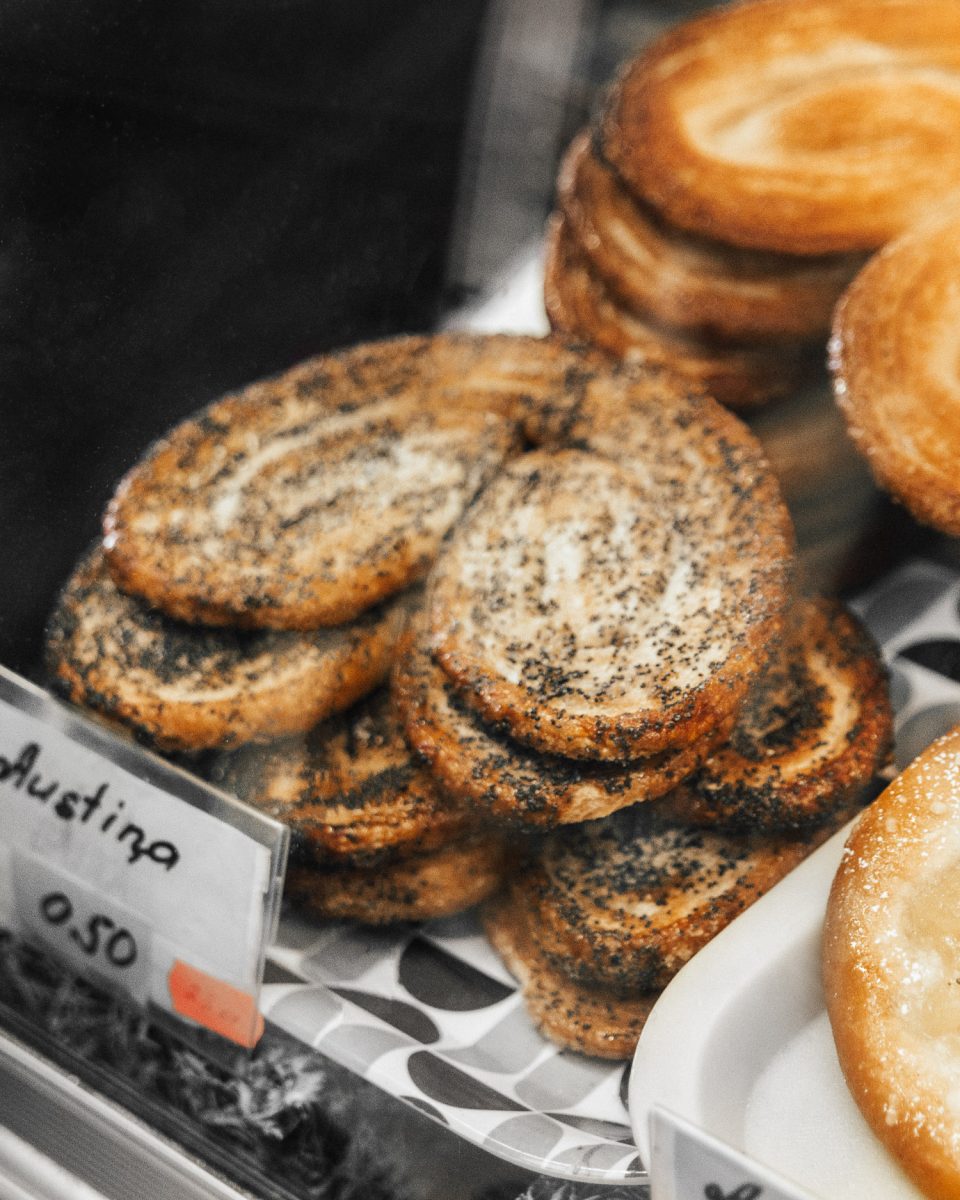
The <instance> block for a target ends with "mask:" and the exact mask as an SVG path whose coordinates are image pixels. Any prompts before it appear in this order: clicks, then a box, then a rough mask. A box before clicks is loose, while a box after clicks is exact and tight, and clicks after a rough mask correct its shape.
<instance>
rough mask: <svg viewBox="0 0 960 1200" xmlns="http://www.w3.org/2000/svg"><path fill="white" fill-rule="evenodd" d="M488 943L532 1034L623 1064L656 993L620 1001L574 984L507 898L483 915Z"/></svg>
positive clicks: (605, 990)
mask: <svg viewBox="0 0 960 1200" xmlns="http://www.w3.org/2000/svg"><path fill="white" fill-rule="evenodd" d="M482 915H483V927H484V931H485V932H486V935H487V937H488V938H489V939H490V943H491V945H492V946H493V948H494V949H495V950H496V952H497V953H498V954H499V955H500V957H501V958H502V959H503V961H504V963H505V965H506V967H507V969H508V970H509V971H510V973H511V974H512V975H513V976H514V977H515V978H516V980H517V982H518V983H519V984H520V988H521V992H522V994H523V1000H524V1004H525V1006H526V1009H527V1011H528V1013H529V1015H530V1017H531V1019H532V1020H533V1023H534V1024H535V1025H536V1026H537V1028H538V1029H539V1030H540V1031H541V1033H543V1034H544V1035H545V1036H546V1037H548V1038H549V1039H550V1040H551V1041H552V1042H554V1043H555V1044H556V1045H558V1046H560V1047H562V1048H563V1049H564V1050H575V1051H577V1052H578V1053H580V1054H589V1055H590V1056H591V1057H594V1058H610V1059H626V1058H630V1057H631V1056H632V1055H633V1052H634V1050H635V1049H636V1045H637V1039H638V1038H639V1036H640V1033H641V1031H642V1030H643V1027H644V1025H645V1024H646V1021H647V1017H648V1016H649V1015H650V1011H651V1009H652V1008H653V1005H654V1003H655V1001H656V1000H657V998H658V997H659V995H660V993H659V992H641V993H639V994H637V993H634V994H631V995H622V994H621V993H619V992H618V991H617V990H616V989H613V988H605V987H602V986H598V985H596V984H594V985H589V984H583V983H578V982H575V981H574V980H572V979H569V978H567V976H566V975H564V974H563V973H562V972H561V971H558V970H557V969H556V968H555V967H554V966H553V965H552V964H551V963H550V962H548V960H547V958H546V957H545V955H544V954H543V953H542V952H541V951H540V950H539V948H538V947H537V945H536V943H535V942H534V941H533V939H532V938H531V937H530V933H529V930H528V928H527V916H526V913H525V912H524V911H523V910H522V909H521V908H518V907H517V906H516V904H514V903H513V901H512V898H511V896H510V894H509V892H506V893H503V894H502V895H501V896H498V897H495V898H494V899H493V900H491V901H489V902H488V903H487V904H485V905H484V907H483V910H482Z"/></svg>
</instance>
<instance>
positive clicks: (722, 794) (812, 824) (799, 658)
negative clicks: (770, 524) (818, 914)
mask: <svg viewBox="0 0 960 1200" xmlns="http://www.w3.org/2000/svg"><path fill="white" fill-rule="evenodd" d="M795 625H796V628H795V630H793V631H792V636H790V637H788V638H787V639H786V640H785V643H784V645H783V647H782V652H781V653H780V654H778V655H777V656H775V658H774V660H773V661H772V662H771V664H770V666H769V667H768V668H767V670H766V671H765V672H764V674H763V675H762V676H761V678H760V679H759V680H758V681H757V683H756V684H755V685H754V688H753V690H752V692H751V694H750V696H749V697H748V698H747V702H746V703H745V704H744V706H743V708H742V709H741V711H740V716H739V718H738V720H737V724H736V726H735V727H734V730H733V733H732V735H731V737H730V740H729V742H728V743H727V745H725V746H722V747H720V748H719V749H718V750H715V751H714V752H713V753H712V754H711V755H710V757H709V758H708V760H707V761H706V763H705V764H704V765H703V766H702V767H701V768H700V769H699V770H698V771H696V772H695V773H694V774H693V775H691V777H690V778H689V779H687V780H686V781H685V782H684V783H682V784H680V785H679V786H678V787H677V788H676V789H675V791H674V792H673V793H672V795H671V798H670V800H671V805H672V807H673V809H674V811H675V813H677V815H678V816H681V815H682V819H683V820H685V821H687V822H688V823H689V824H690V825H694V826H696V825H699V826H718V827H721V828H723V829H727V830H730V831H740V832H748V831H757V830H765V831H768V832H770V833H771V834H776V833H788V834H790V833H802V832H803V831H804V830H808V829H813V828H816V827H817V826H818V825H820V824H822V823H823V822H824V821H826V820H830V819H832V818H834V817H836V815H837V813H844V812H852V811H853V810H854V808H855V807H856V806H857V805H858V804H859V803H860V801H861V800H862V799H863V798H865V797H867V796H868V795H869V791H870V787H871V784H872V783H873V782H874V780H875V779H876V778H877V776H878V773H879V772H880V771H881V770H882V769H883V768H884V767H886V766H887V763H888V761H889V758H890V754H891V750H892V747H893V710H892V707H891V704H890V697H889V694H888V690H887V672H886V668H885V666H884V662H883V659H882V657H881V654H880V651H879V649H878V647H877V645H876V643H875V642H874V640H873V638H872V637H871V636H870V635H869V633H868V632H867V630H866V629H865V628H864V627H863V626H862V625H861V624H860V622H859V621H858V620H857V619H856V617H855V616H853V614H852V613H850V612H848V611H847V610H846V609H844V608H843V606H842V605H841V604H840V603H839V602H838V601H835V600H827V599H823V598H816V599H812V598H811V599H807V600H806V601H804V602H803V603H801V604H799V605H798V611H797V614H796V617H795Z"/></svg>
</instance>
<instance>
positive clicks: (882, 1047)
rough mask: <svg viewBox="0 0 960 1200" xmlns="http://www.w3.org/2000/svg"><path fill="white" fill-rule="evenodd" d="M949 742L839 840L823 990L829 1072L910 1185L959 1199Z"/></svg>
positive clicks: (957, 769)
mask: <svg viewBox="0 0 960 1200" xmlns="http://www.w3.org/2000/svg"><path fill="white" fill-rule="evenodd" d="M958 912H960V731H958V730H953V731H952V732H951V733H948V734H947V735H946V736H945V737H943V738H941V739H940V740H939V741H937V742H935V743H934V744H933V745H932V746H930V747H928V749H927V750H925V751H924V752H923V753H922V754H921V755H920V756H919V757H918V758H917V759H915V760H914V762H913V763H911V765H910V766H908V767H907V768H906V770H905V771H903V773H902V774H901V775H900V776H899V777H898V778H897V779H895V780H894V781H893V783H892V784H891V785H890V786H889V787H888V788H887V790H886V791H885V792H884V793H883V794H882V795H881V796H880V798H879V799H878V800H876V801H874V803H873V804H872V805H871V807H870V808H869V809H867V811H866V812H865V813H864V814H863V816H862V817H861V818H860V820H859V821H858V823H857V825H856V826H855V827H854V830H853V832H852V833H851V835H850V837H849V838H848V840H847V845H846V848H845V850H844V854H843V859H842V861H841V864H840V868H839V870H838V872H837V875H836V878H835V880H834V883H833V887H832V889H831V892H830V898H829V901H828V904H827V913H826V923H825V927H824V942H823V983H824V994H825V997H826V1004H827V1011H828V1013H829V1017H830V1023H831V1026H832V1028H833V1036H834V1040H835V1042H836V1047H837V1054H838V1056H839V1059H840V1066H841V1068H842V1070H843V1073H844V1076H845V1077H846V1081H847V1085H848V1086H849V1088H850V1091H851V1093H852V1095H853V1098H854V1100H855V1101H856V1103H857V1105H858V1106H859V1108H860V1110H861V1112H862V1113H863V1115H864V1116H865V1117H866V1119H867V1121H868V1123H869V1124H870V1126H871V1127H872V1129H873V1131H874V1133H875V1134H876V1135H877V1137H878V1138H879V1139H880V1141H881V1142H882V1143H883V1144H884V1145H885V1146H886V1147H887V1149H888V1150H889V1151H890V1152H891V1153H892V1154H893V1155H894V1156H895V1157H896V1159H897V1160H898V1161H899V1162H900V1164H901V1166H902V1167H903V1168H904V1170H905V1171H906V1172H907V1174H908V1175H909V1176H910V1177H911V1178H912V1179H913V1180H914V1182H915V1183H917V1184H918V1185H919V1187H920V1188H921V1189H922V1190H923V1191H924V1192H925V1193H926V1194H927V1195H928V1196H931V1197H937V1200H950V1198H953V1200H955V1198H956V1197H960V1155H958V1152H957V1147H958V1145H960V1111H958V1104H957V1078H958V1073H960V1049H958V1044H957V1029H958V1027H960V983H958V982H957V976H958V972H957V940H958V916H957V914H958Z"/></svg>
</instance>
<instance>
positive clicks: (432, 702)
mask: <svg viewBox="0 0 960 1200" xmlns="http://www.w3.org/2000/svg"><path fill="white" fill-rule="evenodd" d="M392 687H393V690H394V694H395V697H396V705H397V709H398V712H399V714H400V718H401V720H402V721H403V725H404V730H405V732H406V735H407V738H408V740H409V741H410V744H411V745H412V746H413V747H414V749H415V750H416V751H417V753H418V754H419V755H420V756H421V757H422V758H423V759H424V760H425V761H426V762H427V763H428V764H429V768H430V771H431V772H432V774H433V775H434V776H435V778H436V779H437V780H438V782H439V783H440V784H441V785H442V787H443V790H444V792H445V793H446V794H448V795H451V796H456V797H458V798H459V799H460V801H461V803H463V804H465V805H469V806H470V807H471V808H472V810H473V811H475V812H477V813H478V814H484V815H485V816H486V817H488V818H489V819H491V820H494V821H496V822H497V823H504V824H510V825H516V826H518V827H532V828H538V827H539V828H551V827H552V826H554V825H558V824H567V823H570V822H576V821H587V820H593V819H595V818H597V817H604V816H607V815H608V814H609V813H611V812H616V810H617V809H620V808H623V807H625V806H626V805H629V804H636V803H639V802H640V801H644V800H651V799H653V798H655V797H657V796H662V795H664V794H665V793H666V792H668V791H670V789H671V788H673V787H675V786H676V784H678V783H679V782H680V781H681V780H682V779H684V778H685V777H686V776H687V775H689V774H690V773H691V772H692V771H693V770H695V769H696V767H697V766H698V765H699V764H701V763H702V762H703V760H704V759H705V758H706V757H707V755H708V754H709V753H710V751H711V749H712V748H713V745H714V742H713V741H712V740H711V739H708V738H703V739H701V741H700V742H697V743H695V744H693V745H692V746H683V747H680V748H679V749H676V750H666V751H663V752H662V753H660V754H655V755H652V756H650V757H649V758H646V759H637V760H634V761H632V762H629V763H623V764H621V763H615V762H591V761H589V760H585V759H579V760H578V759H572V758H561V757H559V756H557V755H548V754H541V753H539V752H538V751H536V750H530V749H528V748H527V747H525V746H523V745H521V744H520V743H519V742H516V741H514V740H513V739H512V738H511V737H509V735H508V734H506V733H504V732H502V731H501V730H497V729H493V728H491V727H490V726H489V725H487V724H485V723H484V721H483V720H482V718H481V717H480V716H478V714H477V713H476V712H474V711H473V709H471V708H470V707H469V705H467V704H465V703H464V702H463V701H462V700H461V699H460V697H459V696H458V694H457V691H456V688H455V687H454V685H453V684H452V683H451V682H450V680H449V679H448V678H447V677H446V675H445V674H444V672H443V670H442V669H441V668H440V667H439V666H437V664H436V663H435V662H434V661H433V659H432V658H431V656H430V653H429V651H428V650H427V648H426V645H425V641H424V638H423V636H422V630H420V629H416V630H414V629H411V630H408V632H407V633H406V634H405V635H404V637H403V639H402V642H401V648H400V651H399V652H398V656H397V663H396V666H395V667H394V671H393V679H392ZM722 734H723V731H722V730H718V731H715V733H714V735H713V737H714V738H715V739H719V738H720V737H722Z"/></svg>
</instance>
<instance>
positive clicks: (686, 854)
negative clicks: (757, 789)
mask: <svg viewBox="0 0 960 1200" xmlns="http://www.w3.org/2000/svg"><path fill="white" fill-rule="evenodd" d="M836 827H837V826H836V825H833V826H831V827H830V828H831V829H833V828H836ZM828 832H829V831H827V830H817V831H814V832H812V833H811V834H810V835H809V836H808V837H806V838H783V837H780V838H769V837H763V836H757V835H749V834H741V835H735V834H727V833H723V832H721V831H719V830H714V829H691V828H688V827H687V826H686V825H684V824H683V823H682V821H678V820H677V819H675V818H674V816H673V814H672V813H671V811H670V801H669V797H668V798H666V799H665V800H658V801H655V802H653V803H652V804H640V805H636V806H634V807H633V808H627V809H624V810H622V811H621V812H618V813H614V814H613V816H611V817H607V818H606V819H604V820H602V821H588V822H586V823H585V824H583V825H574V826H569V827H568V828H566V829H563V830H559V831H557V832H555V833H553V834H551V835H550V836H549V838H547V840H546V842H545V844H544V847H543V850H542V851H541V853H540V854H539V855H538V857H537V860H536V861H535V862H534V863H533V864H532V865H531V866H530V867H529V868H528V869H527V870H526V871H524V872H523V873H522V874H519V875H518V876H517V877H515V878H514V879H513V880H512V881H511V884H510V894H511V897H512V903H513V904H514V905H515V906H516V907H517V908H519V909H521V910H522V911H523V912H525V913H526V914H527V922H528V929H529V933H530V936H531V938H532V939H533V940H534V942H535V943H536V945H537V947H538V948H539V950H540V951H541V952H542V953H543V954H544V955H545V957H546V958H547V960H548V961H549V962H550V963H551V964H552V965H553V967H554V968H555V969H556V970H557V971H560V972H561V973H562V974H563V975H564V976H565V977H567V978H568V979H573V980H576V981H578V982H581V983H585V984H588V985H596V984H599V985H601V986H603V987H608V988H616V989H619V991H620V993H621V994H624V993H625V992H626V991H628V990H629V991H650V990H652V989H656V988H662V987H665V986H666V984H667V983H668V982H669V981H670V980H671V979H672V978H673V976H674V975H675V974H676V973H677V971H679V969H680V968H681V967H682V966H683V964H684V963H686V962H687V961H689V959H691V958H692V957H693V955H694V954H696V952H697V951H698V950H700V949H701V948H702V947H703V946H705V945H706V944H707V942H709V941H710V940H711V939H712V938H713V937H715V936H716V935H717V934H718V933H719V932H720V930H721V929H723V928H725V927H726V926H727V925H728V924H729V923H730V922H731V921H732V920H733V919H734V917H736V916H737V915H738V913H741V912H743V910H744V909H746V908H748V907H749V906H750V905H751V904H752V903H753V902H754V901H755V900H757V899H759V897H760V896H762V895H763V894H764V892H766V891H768V890H769V889H770V888H771V887H773V885H774V884H775V883H777V882H778V881H779V880H780V879H782V878H783V876H784V875H786V874H787V872H788V871H790V870H792V869H793V868H794V867H795V866H796V865H797V864H798V863H799V862H801V861H802V860H803V859H804V858H805V857H806V856H807V855H808V854H809V853H810V851H811V850H812V849H814V847H815V846H817V845H819V844H820V842H821V841H822V840H823V839H824V838H825V837H827V836H828Z"/></svg>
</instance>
